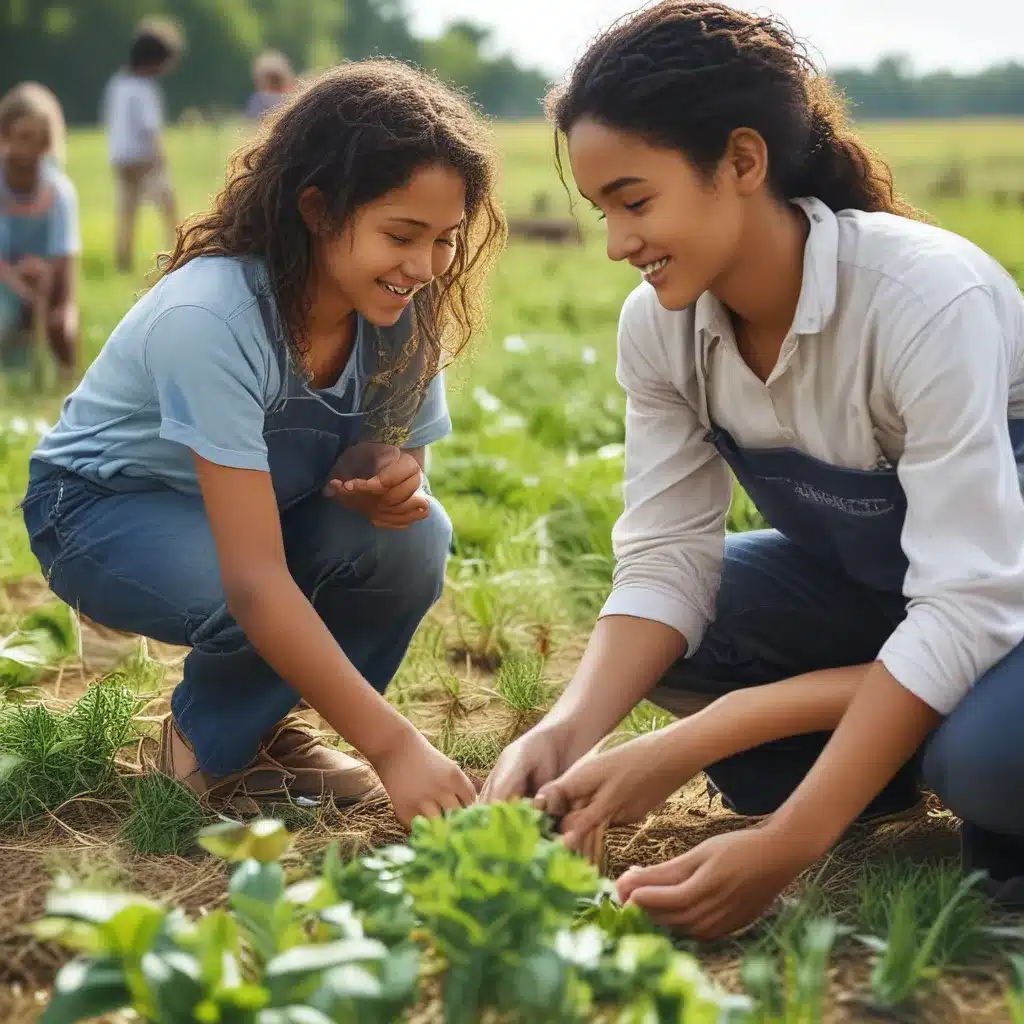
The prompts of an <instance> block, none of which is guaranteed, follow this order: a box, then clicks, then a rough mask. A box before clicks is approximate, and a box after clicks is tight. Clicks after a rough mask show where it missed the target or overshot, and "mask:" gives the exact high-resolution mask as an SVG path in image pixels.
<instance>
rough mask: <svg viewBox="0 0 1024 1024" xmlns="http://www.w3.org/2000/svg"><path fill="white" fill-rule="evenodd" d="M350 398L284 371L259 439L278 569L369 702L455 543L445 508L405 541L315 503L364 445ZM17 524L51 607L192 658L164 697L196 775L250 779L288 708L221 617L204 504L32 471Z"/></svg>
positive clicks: (362, 416) (272, 679) (144, 487)
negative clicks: (281, 563)
mask: <svg viewBox="0 0 1024 1024" xmlns="http://www.w3.org/2000/svg"><path fill="white" fill-rule="evenodd" d="M351 408H352V398H351V396H350V395H345V396H344V397H341V396H336V395H334V394H333V393H332V392H330V391H312V390H310V389H309V388H308V387H307V386H306V385H305V384H304V383H303V382H302V381H301V380H299V379H298V377H297V376H296V375H295V374H293V373H289V374H288V376H287V385H286V391H285V394H284V396H283V398H282V400H281V401H279V402H278V403H277V405H276V406H275V407H274V408H273V409H272V410H271V411H270V412H268V413H267V415H266V417H265V420H264V438H265V441H266V445H267V450H268V457H269V463H270V474H271V479H272V482H273V487H274V491H275V496H276V498H277V503H278V507H279V509H280V513H281V527H282V533H283V537H284V546H285V554H286V558H287V563H288V568H289V570H290V572H291V575H292V577H293V579H294V580H295V582H296V583H297V584H298V586H299V587H300V589H301V590H302V591H303V593H304V594H305V595H306V596H307V597H308V598H309V599H310V600H311V602H312V604H313V607H314V608H315V609H316V611H317V612H318V613H319V615H320V617H321V619H322V620H323V621H324V623H325V624H326V626H327V628H328V629H329V630H330V632H331V633H332V635H333V636H334V638H335V639H336V640H337V641H338V644H339V645H340V646H341V648H342V649H343V650H344V651H345V653H346V654H347V655H348V657H349V659H350V660H351V661H352V663H353V664H354V665H355V667H356V668H357V669H358V670H359V671H360V672H361V673H362V674H363V676H364V677H365V678H366V679H367V680H368V681H369V683H370V684H371V685H372V686H373V687H374V688H375V689H377V690H378V691H381V692H383V690H384V689H385V688H386V686H387V685H388V683H389V681H390V680H391V678H392V677H393V676H394V674H395V672H396V671H397V670H398V667H399V665H400V664H401V661H402V658H403V657H404V655H405V652H406V649H407V648H408V645H409V642H410V640H411V639H412V636H413V633H414V632H415V631H416V628H417V626H418V625H419V623H420V621H421V620H422V618H423V616H424V615H425V614H426V612H427V611H428V610H429V608H430V606H431V605H432V604H433V603H434V602H435V601H436V600H437V598H438V597H439V596H440V593H441V589H442V586H443V582H444V570H445V563H446V559H447V554H448V548H449V544H450V539H451V523H450V522H449V520H448V517H447V515H446V514H445V512H444V509H443V508H442V507H441V506H440V505H439V504H438V503H437V502H436V501H435V500H434V499H433V498H431V499H430V513H429V515H428V517H427V518H426V519H424V520H421V521H419V522H417V523H414V524H413V525H412V526H410V527H409V528H407V529H405V530H393V531H389V530H378V529H376V528H375V527H373V526H372V525H371V524H370V522H369V520H368V519H366V517H365V516H363V515H362V514H360V513H357V512H353V511H350V510H348V509H346V508H343V507H342V506H340V505H338V504H336V503H335V502H333V501H331V500H329V499H326V498H324V497H323V496H322V494H321V492H322V489H323V487H324V485H325V483H326V482H327V479H328V476H329V473H330V470H331V468H332V466H333V465H334V462H335V461H336V460H337V458H338V456H339V455H340V454H341V452H343V451H344V450H345V449H346V448H348V447H349V446H350V445H351V444H353V443H354V442H355V441H357V440H360V439H364V438H366V436H367V435H366V432H367V427H366V424H367V416H368V414H367V412H366V411H365V408H366V406H365V404H364V406H363V410H364V411H361V412H358V413H352V412H351V411H350V410H351ZM24 515H25V522H26V526H27V527H28V532H29V536H30V539H31V544H32V550H33V552H34V553H35V555H36V557H37V558H38V559H39V562H40V564H41V565H42V568H43V571H44V573H45V574H46V576H47V578H48V580H49V581H50V585H51V586H52V588H53V590H54V591H55V593H56V594H57V595H58V596H59V597H61V598H62V599H63V600H64V601H66V602H67V603H69V604H71V605H74V606H76V607H78V608H79V609H80V611H81V612H82V613H83V614H84V615H85V616H87V617H88V618H90V619H93V620H94V621H96V622H99V623H102V624H103V625H105V626H108V627H111V628H113V629H119V630H126V631H130V632H133V633H139V634H141V635H143V636H147V637H150V638H152V639H155V640H158V641H162V642H165V643H169V644H176V645H183V646H188V647H191V648H192V650H191V652H190V653H189V655H188V656H187V658H186V659H185V665H184V672H183V678H182V681H181V683H180V684H179V685H178V687H177V688H176V689H175V691H174V694H173V697H172V702H171V703H172V708H173V711H174V715H175V718H176V720H177V722H178V725H179V727H180V728H181V730H182V731H183V732H184V734H185V735H186V736H187V737H188V739H189V741H190V742H191V743H192V745H193V747H194V749H195V752H196V756H197V759H198V761H199V766H200V767H201V768H202V769H203V770H204V771H206V772H209V773H210V774H212V775H226V774H228V773H230V772H232V771H235V770H237V769H240V768H242V767H244V766H245V765H246V764H247V763H248V762H249V761H251V760H252V758H253V757H254V756H255V755H256V752H257V749H258V746H259V743H260V741H261V740H262V739H263V738H264V737H265V736H266V735H267V734H268V733H269V732H270V730H271V729H272V728H273V726H274V725H275V724H276V723H277V722H278V721H279V720H280V719H281V718H282V717H283V716H284V715H285V714H287V712H288V711H289V710H291V709H292V708H293V707H294V706H295V704H296V703H297V702H298V699H299V697H298V694H297V692H296V691H295V690H294V689H293V688H292V686H290V685H289V684H288V683H286V682H285V681H284V680H282V679H281V678H280V676H278V675H277V673H276V672H275V671H274V670H273V669H272V668H271V667H270V666H269V665H268V664H267V663H266V662H265V661H264V660H263V659H262V658H261V657H260V655H259V654H258V653H257V652H256V650H255V649H254V648H253V646H252V645H251V644H250V643H249V641H248V639H247V638H246V636H245V634H244V633H243V631H242V629H241V627H240V626H239V625H238V624H237V623H236V622H235V620H234V619H233V617H232V616H231V614H230V612H229V611H228V608H227V605H226V601H225V597H224V590H223V586H222V583H221V578H220V567H219V563H218V559H217V551H216V548H215V545H214V542H213V537H212V534H211V531H210V526H209V523H208V521H207V518H206V512H205V508H204V505H203V501H202V498H201V497H200V496H198V495H190V494H184V493H181V492H180V491H176V490H173V489H171V488H168V487H164V486H161V485H159V484H154V483H153V482H148V481H147V482H142V481H138V480H131V479H129V478H126V477H123V476H122V475H118V476H116V477H115V478H114V479H113V480H111V481H108V482H107V483H106V484H102V485H101V484H98V483H96V482H94V481H91V480H88V479H86V478H85V477H83V476H81V475H78V474H75V473H72V472H70V471H67V470H63V469H59V468H57V467H55V466H53V465H47V464H45V463H42V462H39V461H35V462H33V465H32V472H31V477H30V484H29V489H28V494H27V495H26V498H25V502H24Z"/></svg>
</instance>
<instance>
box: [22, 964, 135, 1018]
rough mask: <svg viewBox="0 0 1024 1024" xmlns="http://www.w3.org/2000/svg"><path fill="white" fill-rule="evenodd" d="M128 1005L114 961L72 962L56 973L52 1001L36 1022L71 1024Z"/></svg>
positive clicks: (122, 978) (129, 996) (122, 971)
mask: <svg viewBox="0 0 1024 1024" xmlns="http://www.w3.org/2000/svg"><path fill="white" fill-rule="evenodd" d="M130 1005H131V994H130V992H129V991H128V986H127V984H126V982H125V975H124V970H123V969H122V967H121V964H120V963H119V962H118V961H117V960H116V959H114V958H113V957H104V958H101V959H98V960H85V959H79V960H72V961H71V963H69V964H65V965H64V966H63V967H62V968H61V969H60V970H59V971H58V972H57V978H56V980H55V981H54V984H53V998H52V999H51V1000H50V1003H49V1005H48V1006H47V1007H46V1009H45V1010H44V1011H43V1014H42V1016H41V1017H40V1018H39V1019H40V1022H41V1024H74V1022H76V1021H80V1020H86V1019H88V1018H90V1017H99V1016H102V1015H103V1014H105V1013H112V1012H114V1011H115V1010H121V1009H124V1008H125V1007H127V1006H130Z"/></svg>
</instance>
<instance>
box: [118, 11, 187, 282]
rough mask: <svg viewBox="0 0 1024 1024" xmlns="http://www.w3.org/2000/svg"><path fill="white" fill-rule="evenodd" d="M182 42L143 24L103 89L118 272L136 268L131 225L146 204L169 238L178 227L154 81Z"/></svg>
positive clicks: (158, 25)
mask: <svg viewBox="0 0 1024 1024" xmlns="http://www.w3.org/2000/svg"><path fill="white" fill-rule="evenodd" d="M181 49H182V44H181V37H180V36H179V35H178V32H177V30H176V29H175V28H174V27H173V26H172V25H169V24H165V23H163V22H159V21H148V22H143V23H142V25H141V26H140V27H139V29H138V30H137V31H136V33H135V37H134V39H132V44H131V48H130V50H129V51H128V64H127V66H126V67H123V68H121V69H120V70H119V71H118V72H117V73H116V74H115V75H114V76H113V77H112V78H111V79H110V81H109V82H108V83H107V87H106V90H105V92H104V94H103V123H104V124H105V126H106V130H107V144H108V149H109V153H110V164H111V166H112V168H113V171H114V186H115V203H116V217H115V221H116V226H115V259H116V263H117V269H118V270H119V271H121V272H122V273H130V272H131V270H132V267H133V266H134V262H135V221H136V216H137V214H138V210H139V206H140V204H141V203H142V202H143V200H145V199H149V200H151V201H152V202H153V203H154V204H155V205H156V207H157V209H159V211H160V214H161V216H162V217H163V220H164V228H165V230H166V232H167V236H168V237H169V238H172V239H173V238H174V232H175V228H176V225H177V222H178V215H177V209H176V201H175V196H174V189H173V187H172V185H171V180H170V174H169V171H168V166H167V154H166V151H165V149H164V138H163V133H164V112H163V106H164V101H163V92H162V90H161V89H160V84H159V82H158V81H157V79H158V78H160V77H162V76H163V75H166V74H167V73H168V72H169V71H171V70H173V68H174V67H175V66H176V65H177V63H178V60H179V58H180V56H181Z"/></svg>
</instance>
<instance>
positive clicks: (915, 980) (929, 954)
mask: <svg viewBox="0 0 1024 1024" xmlns="http://www.w3.org/2000/svg"><path fill="white" fill-rule="evenodd" d="M983 877H984V872H981V871H976V872H974V873H973V874H971V875H968V876H967V877H966V878H964V879H963V880H962V881H961V882H960V884H959V886H958V887H957V889H956V891H955V892H954V893H953V894H952V895H951V896H950V897H949V898H948V899H947V900H946V902H945V904H944V905H943V906H942V908H941V910H939V912H938V914H937V915H936V916H935V918H934V920H933V921H932V922H931V924H930V926H929V927H928V928H927V930H926V931H925V932H924V934H923V935H922V933H921V928H920V917H919V910H918V908H917V907H916V905H915V903H914V899H915V898H916V895H917V894H916V892H915V890H914V889H913V888H909V889H906V890H904V891H902V892H900V893H898V894H897V895H896V897H895V902H894V903H893V907H892V912H891V915H890V917H889V924H888V932H887V934H886V937H885V938H884V939H882V938H879V937H878V936H874V935H858V936H857V938H858V939H859V940H860V941H861V942H862V943H863V944H864V945H865V946H867V947H868V948H869V949H870V950H872V951H873V952H874V954H875V965H874V969H873V970H872V972H871V993H872V997H873V999H874V1001H875V1003H877V1004H878V1005H879V1006H882V1007H887V1008H889V1007H897V1006H901V1005H902V1004H904V1003H906V1002H908V1001H909V1000H910V999H911V998H912V997H913V996H914V995H915V994H916V993H917V992H918V991H919V990H920V989H921V988H922V987H923V986H925V985H928V984H930V983H931V982H932V981H933V980H934V979H935V978H936V977H937V976H938V974H939V972H940V970H941V966H942V965H941V963H940V962H939V961H938V960H937V958H936V950H937V949H938V947H939V944H940V941H941V939H942V937H943V935H944V934H945V932H946V930H947V929H948V928H949V923H950V921H951V920H952V919H953V916H954V914H955V912H956V910H957V907H958V906H960V905H961V904H962V902H963V900H964V899H965V897H966V896H967V894H968V893H969V892H970V890H971V889H972V888H973V887H974V886H975V885H976V884H977V883H978V882H979V881H980V880H981V879H982V878H983Z"/></svg>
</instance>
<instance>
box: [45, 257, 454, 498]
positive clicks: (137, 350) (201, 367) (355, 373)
mask: <svg viewBox="0 0 1024 1024" xmlns="http://www.w3.org/2000/svg"><path fill="white" fill-rule="evenodd" d="M407 313H408V311H407ZM406 319H407V318H406V316H403V321H406ZM403 321H400V322H399V328H398V329H397V330H398V333H400V329H401V328H402V323H403ZM406 330H407V328H406ZM373 332H374V328H372V327H371V326H370V325H368V324H366V323H365V322H364V321H363V320H362V319H361V318H360V322H359V328H358V331H357V335H356V341H355V344H354V345H353V352H352V356H351V357H350V359H349V362H348V365H347V366H346V368H345V371H344V372H343V373H342V375H341V377H340V378H339V380H338V381H337V382H336V383H335V384H334V385H333V386H332V387H331V388H329V389H326V392H327V393H329V394H330V395H331V396H332V397H333V398H334V399H335V400H336V403H335V404H340V405H342V407H343V408H344V404H343V403H339V402H337V400H338V399H344V401H345V402H347V403H348V407H349V408H350V411H352V412H357V411H360V410H361V408H362V402H363V397H364V395H365V394H366V391H367V386H366V385H367V382H366V379H365V376H364V373H363V369H362V367H363V365H364V360H361V358H360V355H361V353H362V352H365V351H367V350H369V348H370V347H372V346H373V344H374V341H373ZM289 379H291V382H292V383H291V386H294V377H291V378H289V371H288V367H287V360H286V355H285V345H284V341H283V339H282V338H281V337H280V327H279V325H278V321H277V314H276V308H275V307H274V304H273V299H272V297H271V293H270V287H269V282H268V280H267V276H266V272H265V270H264V269H263V267H262V265H261V264H259V263H254V262H250V261H246V260H241V259H234V258H230V257H221V256H203V257H199V258H197V259H194V260H192V261H190V262H189V263H186V264H185V266H183V267H181V268H180V269H178V270H175V271H174V272H173V273H171V274H168V275H167V276H166V277H164V278H162V279H161V280H160V281H159V282H158V283H157V284H156V285H155V286H154V287H153V288H152V289H151V290H150V291H149V292H147V293H146V294H145V295H144V296H143V297H142V298H141V299H140V300H139V301H138V302H137V303H136V304H135V305H134V306H133V307H132V308H131V309H130V310H129V311H128V314H127V315H126V316H125V317H124V319H123V320H122V321H121V322H120V323H119V324H118V325H117V327H116V328H115V329H114V332H113V334H111V336H110V338H109V340H108V341H107V343H106V345H105V346H104V347H103V349H102V351H101V352H100V354H99V356H98V357H97V358H96V360H95V361H94V362H93V363H92V365H91V366H90V367H89V369H88V371H87V372H86V374H85V377H84V378H83V380H82V382H81V384H80V385H79V386H78V388H77V389H76V390H75V391H74V392H73V393H72V394H71V395H70V396H69V397H68V398H67V400H66V401H65V403H64V408H63V410H62V412H61V416H60V421H59V422H58V423H57V425H56V426H55V427H54V428H53V429H52V430H51V431H50V432H49V433H48V434H47V435H46V436H45V437H44V438H43V439H42V441H41V442H40V444H39V446H38V448H37V449H36V451H35V456H34V457H35V458H38V459H42V460H44V461H45V462H49V463H53V464H55V465H58V466H62V467H64V468H66V469H70V470H72V471H73V472H75V473H79V474H81V475H82V476H85V477H89V478H91V479H93V480H96V481H98V482H101V483H107V484H110V485H112V486H116V482H117V479H123V478H125V477H130V478H133V479H136V480H138V479H142V480H145V479H152V480H156V481H159V482H162V483H165V484H167V485H169V486H170V487H173V488H175V489H176V490H179V491H184V492H186V493H198V490H199V485H198V482H197V479H196V472H195V466H194V462H193V458H192V452H193V451H194V452H195V453H196V454H198V455H200V456H201V457H202V458H204V459H206V460H208V461H209V462H213V463H216V464H217V465H221V466H231V467H234V468H238V469H255V470H264V471H268V470H269V463H268V460H267V447H266V444H265V442H264V439H263V426H264V417H265V416H266V414H267V412H269V411H272V410H273V409H274V408H275V407H276V406H277V405H278V404H279V403H280V402H281V401H282V400H284V399H285V394H286V390H287V386H289V385H288V382H289ZM310 393H312V394H314V395H315V394H318V393H320V394H322V393H324V392H315V391H313V392H311V391H309V390H306V391H305V394H306V395H307V396H308V395H309V394H310ZM408 426H409V432H408V434H409V436H408V438H407V439H406V440H405V441H404V442H403V447H406V448H419V447H422V446H424V445H428V444H432V443H434V442H435V441H438V440H440V439H441V438H442V437H444V436H445V435H446V434H448V433H449V432H450V431H451V419H450V417H449V415H448V405H447V401H446V398H445V390H444V381H443V377H442V375H440V374H439V375H437V376H435V377H434V378H433V379H432V380H431V381H430V383H429V385H428V386H427V388H426V392H425V395H424V398H423V402H422V405H420V406H419V409H418V411H417V412H415V415H414V417H413V418H412V422H411V423H410V424H408ZM190 449H191V451H190Z"/></svg>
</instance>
